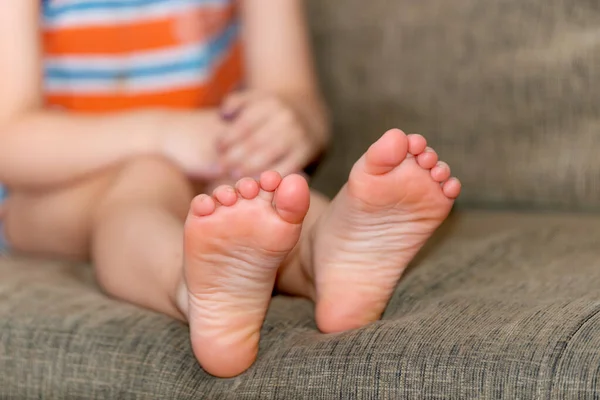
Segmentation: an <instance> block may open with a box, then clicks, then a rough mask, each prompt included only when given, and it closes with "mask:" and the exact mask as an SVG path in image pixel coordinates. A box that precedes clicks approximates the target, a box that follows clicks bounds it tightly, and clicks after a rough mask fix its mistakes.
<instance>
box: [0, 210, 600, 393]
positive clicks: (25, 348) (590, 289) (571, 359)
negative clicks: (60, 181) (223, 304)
mask: <svg viewBox="0 0 600 400" xmlns="http://www.w3.org/2000/svg"><path fill="white" fill-rule="evenodd" d="M598 229H600V218H592V217H586V216H578V217H561V216H557V217H550V216H544V215H542V216H532V215H529V216H528V215H517V214H505V213H468V214H459V215H457V216H455V217H453V218H452V219H451V220H450V221H449V223H448V224H446V225H445V226H444V228H443V229H442V231H440V235H439V236H437V237H436V239H435V240H434V242H432V248H431V249H429V250H426V251H425V252H424V253H423V254H422V255H421V256H420V257H419V258H418V259H417V260H416V261H415V264H414V265H413V267H412V268H411V269H410V270H409V272H408V273H407V275H406V277H405V278H404V279H403V280H402V282H401V284H400V285H399V287H398V290H397V291H396V293H395V295H394V297H393V299H392V301H391V302H390V305H389V307H388V310H387V311H386V313H385V316H384V318H383V319H382V320H381V321H379V322H376V323H374V324H372V325H370V326H367V327H365V328H362V329H359V330H356V331H352V332H347V333H342V334H335V335H323V334H320V333H319V332H318V331H317V329H316V327H315V324H314V320H313V313H312V306H311V304H310V303H309V302H308V301H305V300H302V299H292V298H287V297H276V298H275V299H274V300H273V303H272V307H271V309H270V311H269V314H268V317H267V320H266V322H265V325H264V327H263V330H262V341H261V350H260V355H259V359H258V361H257V363H256V364H255V365H254V366H253V367H252V368H251V369H250V370H249V371H247V372H246V373H245V374H243V375H241V376H239V377H237V378H233V379H225V380H223V379H216V378H213V377H211V376H209V375H207V374H206V373H204V372H203V370H202V369H201V368H200V367H199V366H198V365H197V363H196V361H195V359H194V357H193V356H192V352H191V349H190V346H189V338H188V333H187V329H186V327H185V326H184V325H183V324H181V323H178V322H176V321H173V320H170V319H169V318H166V317H163V316H160V315H158V314H155V313H152V312H150V311H145V310H141V309H138V308H136V307H134V306H130V305H126V304H123V303H120V302H118V301H115V300H111V299H109V298H107V297H105V296H104V295H102V294H101V293H100V292H99V291H98V289H97V288H96V286H95V285H94V284H93V282H92V280H91V274H90V270H89V269H88V268H87V267H85V266H80V265H67V264H62V263H52V262H47V261H36V260H31V259H24V258H22V259H9V258H5V259H3V260H1V261H0V370H1V371H2V374H0V398H11V399H12V398H18V399H39V398H48V399H68V398H74V399H75V398H86V399H165V398H176V399H193V398H209V399H315V400H318V399H327V400H329V399H332V398H341V399H348V398H353V399H380V398H497V397H503V398H583V397H592V396H593V395H594V394H595V393H596V394H597V393H598V391H600V388H598V382H597V374H598V373H597V368H598V365H600V313H599V311H600V294H599V292H598V287H600V238H599V237H598V235H596V234H594V233H595V232H598Z"/></svg>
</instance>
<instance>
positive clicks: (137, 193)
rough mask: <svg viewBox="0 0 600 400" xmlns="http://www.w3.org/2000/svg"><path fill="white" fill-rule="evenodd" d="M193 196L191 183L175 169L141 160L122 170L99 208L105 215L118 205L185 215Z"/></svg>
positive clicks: (152, 160)
mask: <svg viewBox="0 0 600 400" xmlns="http://www.w3.org/2000/svg"><path fill="white" fill-rule="evenodd" d="M193 194H194V193H193V190H192V185H191V183H190V181H189V179H188V178H187V177H186V176H185V174H183V173H182V172H181V171H180V170H179V169H178V168H177V167H176V166H174V165H173V164H171V163H169V162H168V161H167V160H163V159H161V158H157V157H140V158H135V159H132V160H131V161H129V162H127V163H126V164H124V165H123V166H122V168H121V169H120V171H119V172H118V173H117V174H116V175H115V178H114V180H113V182H112V184H111V185H110V187H109V188H108V190H107V192H106V193H105V196H104V198H103V199H102V201H101V203H100V204H99V205H98V208H99V212H103V211H104V210H105V209H106V208H107V207H108V208H111V207H114V206H115V205H121V206H126V207H127V206H131V207H138V206H139V207H141V206H150V205H156V206H164V207H166V208H169V209H171V210H172V211H173V212H176V213H178V214H179V213H182V214H183V215H185V213H187V208H188V206H189V203H190V201H191V199H192V196H193Z"/></svg>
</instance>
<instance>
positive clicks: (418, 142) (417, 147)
mask: <svg viewBox="0 0 600 400" xmlns="http://www.w3.org/2000/svg"><path fill="white" fill-rule="evenodd" d="M426 148H427V140H425V138H424V137H423V136H421V135H419V134H416V133H413V134H411V135H408V152H409V153H410V154H412V155H413V156H418V155H419V154H421V153H422V152H424V151H425V149H426Z"/></svg>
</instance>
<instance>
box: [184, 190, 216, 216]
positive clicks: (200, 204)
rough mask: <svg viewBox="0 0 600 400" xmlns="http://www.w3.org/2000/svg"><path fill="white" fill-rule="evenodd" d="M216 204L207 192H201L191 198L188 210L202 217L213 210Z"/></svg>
mask: <svg viewBox="0 0 600 400" xmlns="http://www.w3.org/2000/svg"><path fill="white" fill-rule="evenodd" d="M216 208H217V205H216V204H215V201H214V200H213V198H212V197H210V196H209V195H207V194H201V195H198V196H196V197H194V199H193V200H192V204H191V205H190V212H191V213H192V214H194V215H195V216H197V217H204V216H206V215H210V214H212V213H213V212H215V209H216Z"/></svg>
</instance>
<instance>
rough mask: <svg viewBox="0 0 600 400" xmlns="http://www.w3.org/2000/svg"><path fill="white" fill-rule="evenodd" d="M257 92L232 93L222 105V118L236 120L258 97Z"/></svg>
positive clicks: (242, 91)
mask: <svg viewBox="0 0 600 400" xmlns="http://www.w3.org/2000/svg"><path fill="white" fill-rule="evenodd" d="M257 96H258V94H257V92H254V91H251V90H241V91H237V92H232V93H230V94H229V95H228V96H227V97H225V100H223V103H222V104H221V116H222V117H223V119H226V120H230V119H232V118H234V117H235V116H236V115H237V114H238V113H239V112H240V111H241V110H242V109H243V108H244V107H245V106H246V105H247V104H248V103H249V102H250V101H251V100H252V99H254V98H255V97H257Z"/></svg>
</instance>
